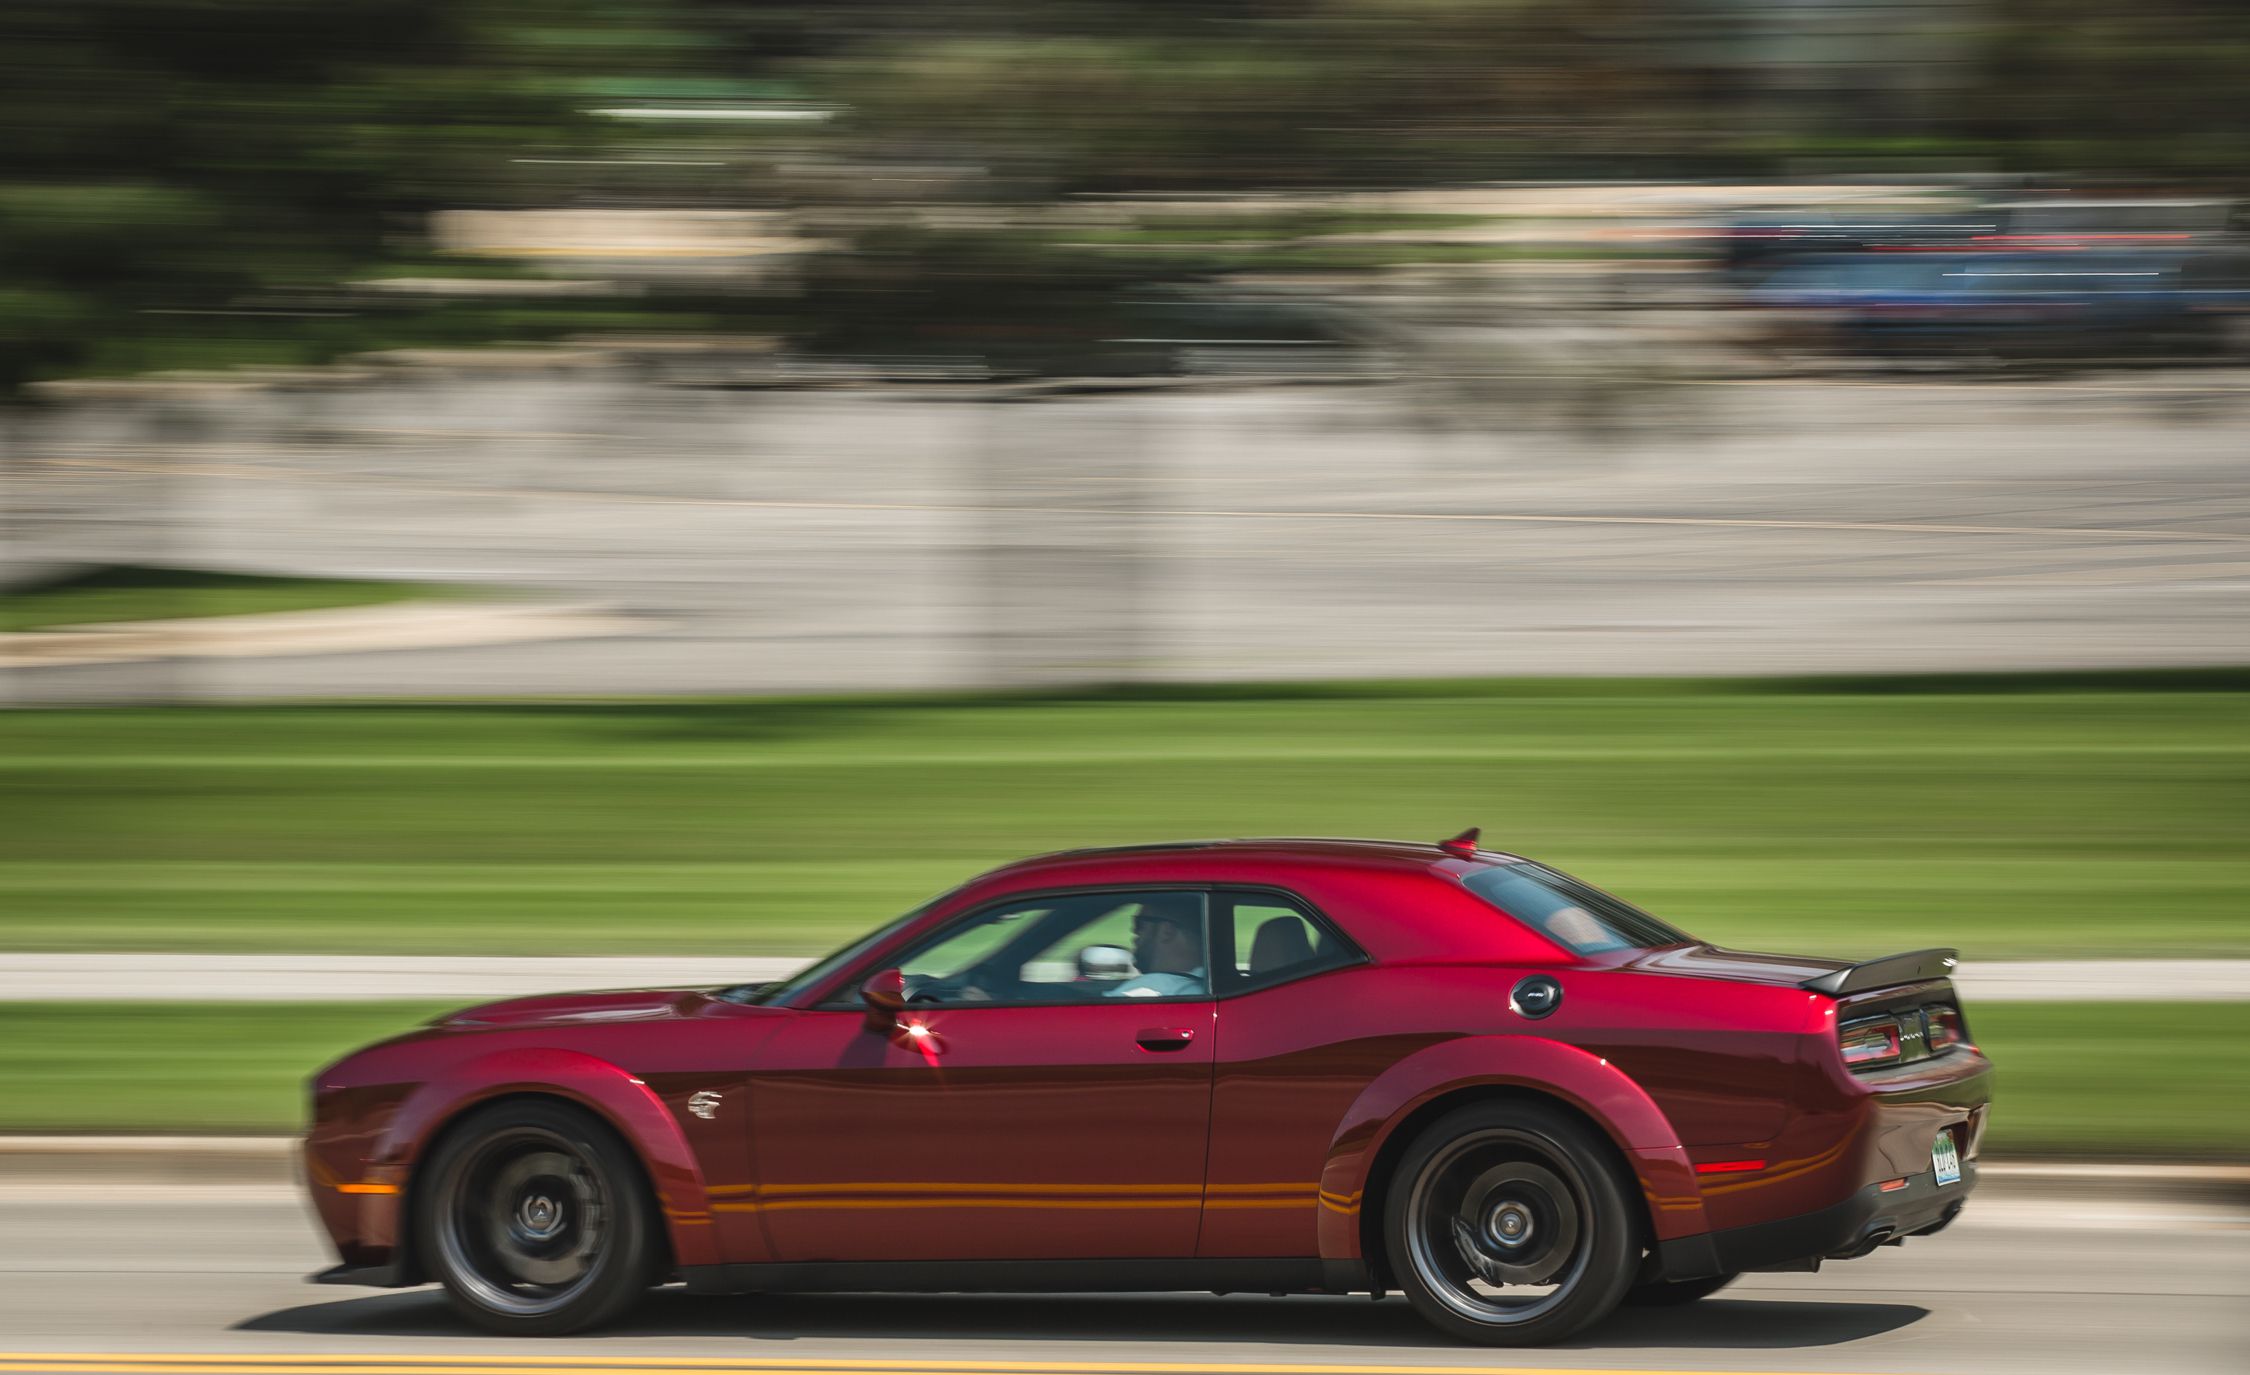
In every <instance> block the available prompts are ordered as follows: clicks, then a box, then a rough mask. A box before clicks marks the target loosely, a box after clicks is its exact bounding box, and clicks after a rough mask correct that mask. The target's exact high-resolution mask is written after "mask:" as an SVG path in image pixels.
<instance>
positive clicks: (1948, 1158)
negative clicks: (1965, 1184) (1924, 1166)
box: [1930, 1132, 1961, 1188]
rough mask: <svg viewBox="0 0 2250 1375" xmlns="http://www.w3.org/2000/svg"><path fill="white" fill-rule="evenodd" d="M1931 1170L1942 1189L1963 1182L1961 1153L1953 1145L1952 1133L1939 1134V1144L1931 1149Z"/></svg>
mask: <svg viewBox="0 0 2250 1375" xmlns="http://www.w3.org/2000/svg"><path fill="white" fill-rule="evenodd" d="M1930 1169H1931V1170H1932V1172H1934V1173H1935V1174H1936V1175H1937V1182H1938V1186H1939V1187H1940V1188H1943V1187H1944V1186H1945V1185H1948V1184H1958V1183H1960V1182H1961V1152H1960V1150H1959V1149H1958V1148H1957V1147H1955V1146H1954V1144H1953V1133H1952V1132H1939V1133H1938V1138H1937V1143H1936V1144H1935V1145H1933V1146H1931V1147H1930Z"/></svg>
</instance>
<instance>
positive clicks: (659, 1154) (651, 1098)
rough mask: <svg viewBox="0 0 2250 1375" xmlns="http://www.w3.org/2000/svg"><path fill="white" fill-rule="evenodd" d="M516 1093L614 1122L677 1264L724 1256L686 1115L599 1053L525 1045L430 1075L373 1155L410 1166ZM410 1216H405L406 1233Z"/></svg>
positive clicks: (402, 1108) (395, 1164) (714, 1260)
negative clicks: (474, 1116)
mask: <svg viewBox="0 0 2250 1375" xmlns="http://www.w3.org/2000/svg"><path fill="white" fill-rule="evenodd" d="M510 1094H541V1095H544V1096H546V1097H549V1098H559V1099H562V1100H564V1101H566V1102H571V1103H575V1104H577V1105H578V1106H580V1107H582V1108H585V1109H586V1110H587V1111H589V1112H591V1113H593V1114H594V1115H595V1116H597V1117H599V1118H601V1119H602V1120H603V1121H605V1122H607V1123H608V1124H609V1126H610V1127H611V1128H612V1129H613V1130H614V1131H616V1133H617V1134H618V1135H619V1136H620V1137H623V1138H624V1140H625V1145H626V1147H627V1148H628V1149H630V1150H631V1151H632V1152H633V1154H635V1155H636V1156H638V1157H640V1161H641V1165H642V1167H643V1168H644V1169H646V1170H647V1171H648V1178H649V1184H650V1185H651V1186H652V1187H653V1188H654V1190H655V1192H656V1203H657V1206H658V1207H659V1208H660V1209H661V1210H662V1211H663V1214H664V1226H665V1230H666V1231H667V1232H668V1233H669V1234H670V1236H671V1240H672V1257H673V1260H674V1261H675V1263H677V1264H680V1265H712V1264H716V1263H718V1261H719V1260H720V1256H719V1254H718V1248H717V1244H716V1242H715V1241H714V1239H713V1236H712V1227H711V1199H710V1195H709V1194H708V1193H706V1192H705V1189H704V1183H703V1171H702V1169H701V1168H700V1167H699V1166H698V1165H697V1164H696V1160H695V1153H694V1152H693V1151H691V1150H690V1149H688V1144H687V1138H686V1137H685V1136H684V1135H683V1134H682V1133H681V1131H680V1125H679V1122H678V1121H677V1120H676V1119H675V1118H674V1117H673V1116H672V1114H671V1113H670V1112H669V1111H667V1110H666V1109H665V1107H664V1104H663V1101H662V1100H661V1099H659V1098H658V1097H657V1096H656V1094H655V1093H653V1092H652V1091H650V1089H649V1087H648V1085H647V1084H645V1083H643V1082H641V1080H640V1079H639V1078H637V1077H635V1076H634V1075H633V1074H632V1073H631V1072H629V1071H627V1070H625V1069H624V1068H622V1067H621V1066H618V1065H614V1064H611V1063H610V1062H609V1061H607V1060H604V1059H601V1058H599V1057H597V1056H593V1055H587V1054H584V1053H583V1052H580V1051H574V1050H541V1049H524V1050H504V1051H498V1052H495V1053H494V1054H491V1055H486V1056H480V1057H478V1058H476V1059H473V1060H464V1061H462V1062H461V1063H460V1064H458V1065H455V1066H453V1067H451V1068H450V1069H448V1070H446V1071H445V1072H443V1073H442V1074H440V1075H438V1076H437V1077H435V1078H432V1079H429V1080H427V1081H425V1082H424V1083H423V1084H422V1085H421V1087H419V1088H417V1089H415V1090H414V1092H413V1093H411V1094H409V1095H408V1096H407V1098H406V1100H405V1101H404V1102H402V1103H400V1104H399V1108H398V1112H397V1114H396V1115H395V1116H393V1117H392V1119H391V1122H390V1126H389V1128H388V1129H387V1130H386V1131H385V1132H384V1133H383V1138H382V1140H381V1142H380V1143H379V1144H378V1145H377V1147H376V1149H375V1151H374V1154H373V1158H374V1160H375V1161H377V1162H378V1163H380V1164H384V1165H389V1166H393V1167H409V1168H410V1167H411V1166H412V1165H413V1164H414V1163H415V1162H417V1161H419V1160H421V1159H422V1158H423V1157H424V1156H426V1155H427V1154H428V1151H429V1147H430V1143H431V1142H432V1141H433V1140H435V1138H436V1136H437V1133H438V1130H439V1128H440V1127H442V1126H443V1125H444V1124H445V1123H448V1122H451V1121H452V1120H454V1119H455V1118H456V1117H458V1116H460V1115H461V1114H462V1113H464V1112H467V1111H469V1110H471V1109H473V1108H475V1107H476V1106H477V1105H478V1104H479V1103H484V1102H489V1101H491V1100H492V1099H495V1098H504V1097H507V1096H508V1095H510ZM404 1223H405V1219H401V1226H402V1235H403V1227H404Z"/></svg>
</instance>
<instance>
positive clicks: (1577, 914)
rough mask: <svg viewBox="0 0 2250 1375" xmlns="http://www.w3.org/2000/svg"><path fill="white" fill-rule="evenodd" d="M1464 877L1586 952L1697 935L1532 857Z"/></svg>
mask: <svg viewBox="0 0 2250 1375" xmlns="http://www.w3.org/2000/svg"><path fill="white" fill-rule="evenodd" d="M1462 883H1463V884H1465V885H1466V886H1467V887H1468V890H1469V891H1470V892H1472V893H1474V894H1476V895H1477V896H1478V897H1480V898H1483V899H1484V900H1485V901H1486V902H1489V903H1491V904H1492V905H1493V906H1494V907H1497V908H1499V909H1500V910H1501V911H1503V912H1505V913H1507V914H1508V915H1509V916H1511V917H1514V918H1515V919H1516V920H1517V921H1520V922H1522V923H1523V924H1524V925H1526V926H1528V927H1530V928H1532V929H1533V930H1534V931H1537V932H1538V933H1539V934H1541V935H1543V936H1545V937H1546V938H1547V939H1549V940H1551V941H1554V942H1555V943H1556V944H1558V945H1563V946H1567V947H1568V948H1570V949H1572V950H1574V951H1576V952H1578V953H1579V954H1581V955H1595V954H1600V953H1601V952H1603V951H1605V950H1653V949H1655V948H1657V947H1658V946H1663V945H1686V944H1689V943H1691V942H1692V941H1693V940H1694V939H1695V938H1694V937H1692V936H1690V935H1688V934H1687V933H1686V932H1684V931H1680V930H1676V929H1674V928H1673V927H1671V926H1667V925H1666V924H1664V923H1663V922H1661V921H1658V920H1657V919H1656V918H1654V917H1652V916H1650V915H1649V914H1648V913H1646V912H1643V911H1642V910H1641V909H1640V908H1638V907H1635V906H1633V905H1632V904H1631V903H1628V902H1621V901H1619V900H1618V899H1616V898H1613V897H1611V896H1610V895H1609V894H1607V893H1605V892H1603V891H1602V890H1600V889H1599V888H1593V887H1589V886H1588V885H1586V884H1583V883H1580V882H1579V881H1578V880H1577V879H1574V878H1572V877H1571V876H1570V875H1568V874H1565V873H1559V872H1557V871H1555V870H1553V869H1550V868H1548V867H1547V866H1546V865H1544V864H1533V863H1531V862H1529V861H1528V860H1520V861H1517V862H1515V863H1512V864H1497V865H1494V866H1493V867H1492V868H1490V869H1480V870H1478V871H1477V872H1476V873H1473V874H1470V875H1469V876H1468V877H1467V878H1465V879H1463V880H1462Z"/></svg>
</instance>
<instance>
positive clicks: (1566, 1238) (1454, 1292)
mask: <svg viewBox="0 0 2250 1375" xmlns="http://www.w3.org/2000/svg"><path fill="white" fill-rule="evenodd" d="M1393 1180H1394V1183H1393V1184H1392V1187H1391V1189H1390V1191H1389V1198H1388V1200H1387V1202H1386V1203H1385V1205H1384V1218H1383V1225H1384V1237H1385V1240H1386V1242H1387V1245H1388V1254H1389V1257H1390V1261H1391V1265H1390V1268H1391V1270H1392V1271H1393V1272H1394V1273H1395V1275H1396V1277H1397V1279H1398V1285H1399V1288H1400V1289H1401V1290H1403V1291H1404V1292H1405V1294H1406V1297H1407V1299H1408V1300H1409V1301H1410V1302H1411V1303H1412V1304H1413V1305H1414V1307H1415V1310H1416V1311H1417V1312H1419V1313H1420V1314H1421V1315H1422V1316H1423V1317H1424V1318H1426V1319H1428V1320H1429V1321H1430V1322H1431V1323H1432V1324H1433V1325H1435V1326H1436V1327H1438V1328H1439V1329H1441V1330H1442V1331H1445V1332H1447V1333H1450V1334H1452V1335H1453V1336H1455V1337H1459V1338H1461V1339H1463V1340H1465V1341H1472V1342H1480V1343H1483V1344H1485V1345H1489V1346H1538V1345H1541V1344H1543V1343H1546V1342H1553V1341H1560V1340H1561V1339H1562V1338H1564V1337H1567V1336H1569V1335H1570V1334H1571V1333H1573V1332H1576V1331H1578V1330H1579V1329H1581V1328H1583V1327H1585V1326H1587V1325H1588V1324H1590V1323H1593V1322H1596V1321H1598V1320H1600V1319H1601V1318H1603V1317H1605V1316H1607V1315H1608V1314H1609V1312H1610V1311H1611V1310H1612V1309H1614V1308H1616V1307H1617V1303H1618V1300H1619V1299H1621V1298H1622V1297H1623V1296H1624V1294H1625V1291H1626V1289H1627V1288H1629V1287H1630V1286H1631V1284H1632V1282H1633V1276H1634V1273H1635V1271H1636V1270H1637V1269H1638V1268H1639V1262H1640V1241H1639V1229H1638V1228H1637V1227H1636V1225H1635V1219H1634V1213H1633V1203H1632V1200H1631V1195H1629V1194H1628V1193H1627V1192H1626V1189H1625V1185H1624V1182H1623V1179H1622V1177H1621V1167H1620V1166H1619V1164H1618V1163H1617V1161H1616V1157H1615V1153H1614V1151H1613V1150H1612V1148H1611V1147H1610V1144H1609V1142H1608V1141H1606V1140H1604V1139H1602V1138H1601V1137H1600V1136H1599V1135H1598V1134H1596V1133H1595V1132H1594V1131H1593V1130H1592V1129H1591V1128H1589V1127H1588V1126H1586V1125H1585V1124H1584V1123H1583V1122H1581V1121H1579V1120H1578V1119H1577V1118H1575V1117H1573V1116H1571V1115H1570V1114H1568V1113H1566V1112H1563V1111H1562V1110H1560V1109H1558V1108H1553V1107H1549V1106H1547V1105H1545V1104H1541V1103H1491V1104H1478V1105H1473V1106H1470V1107H1465V1108H1462V1109H1460V1110H1458V1111H1455V1112H1452V1113H1448V1114H1447V1115H1446V1116H1445V1117H1443V1118H1441V1119H1439V1120H1438V1121H1437V1122H1436V1123H1434V1124H1432V1125H1431V1126H1430V1127H1429V1128H1428V1129H1427V1130H1426V1131H1424V1132H1423V1133H1422V1134H1421V1136H1419V1137H1417V1138H1416V1139H1415V1142H1414V1144H1413V1145H1412V1146H1411V1147H1409V1148H1408V1150H1407V1153H1406V1156H1405V1158H1404V1159H1402V1160H1401V1161H1400V1162H1399V1167H1398V1172H1397V1174H1396V1175H1394V1176H1393Z"/></svg>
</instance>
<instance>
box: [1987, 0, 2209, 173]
mask: <svg viewBox="0 0 2250 1375" xmlns="http://www.w3.org/2000/svg"><path fill="white" fill-rule="evenodd" d="M1981 27H1982V42H1981V43H1980V45H1979V51H1978V56H1977V61H1976V80H1975V82H1974V84H1973V86H1972V87H1971V89H1970V91H1969V93H1968V95H1967V96H1966V98H1965V99H1964V102H1963V105H1962V108H1960V109H1959V110H1958V111H1956V112H1955V127H1956V128H1957V129H1958V130H1959V131H1960V132H1961V133H1962V134H1963V135H1965V136H1967V137H1969V138H1972V139H1974V140H1976V141H1977V142H1978V143H1980V144H1982V145H1983V146H1985V147H1986V148H1988V149H1990V150H1991V152H1992V153H1993V154H1994V155H1995V157H1996V159H1997V160H1998V161H2000V162H2001V164H2002V165H2003V166H2004V167H2006V168H2007V169H2008V170H2010V171H2024V172H2057V171H2071V172H2079V173H2094V174H2103V175H2107V176H2112V177H2117V176H2123V177H2130V178H2136V179H2147V180H2165V181H2207V182H2218V183H2221V184H2224V185H2228V186H2231V187H2233V188H2236V189H2239V188H2241V187H2242V185H2243V182H2244V179H2245V177H2246V176H2250V4H2245V3H2244V2H2243V0H2131V3H2127V0H1986V4H1985V6H1984V22H1983V24H1982V26H1981Z"/></svg>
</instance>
